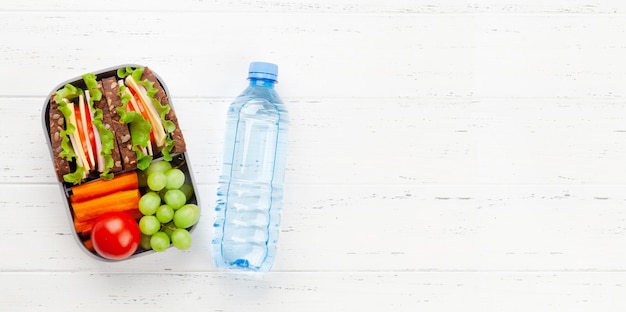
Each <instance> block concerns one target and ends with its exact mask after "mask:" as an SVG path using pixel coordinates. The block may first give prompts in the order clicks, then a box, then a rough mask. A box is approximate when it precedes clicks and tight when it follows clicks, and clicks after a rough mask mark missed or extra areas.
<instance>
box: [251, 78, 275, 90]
mask: <svg viewBox="0 0 626 312" xmlns="http://www.w3.org/2000/svg"><path fill="white" fill-rule="evenodd" d="M248 80H250V86H251V87H267V88H273V87H274V84H275V83H276V80H273V79H267V78H249V79H248Z"/></svg>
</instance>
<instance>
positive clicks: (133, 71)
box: [117, 67, 176, 161]
mask: <svg viewBox="0 0 626 312" xmlns="http://www.w3.org/2000/svg"><path fill="white" fill-rule="evenodd" d="M143 72H144V68H143V67H137V68H132V67H125V68H120V69H118V70H117V75H118V76H119V77H121V78H126V77H127V76H129V75H131V76H132V77H133V79H134V80H135V81H136V82H137V83H138V84H139V85H141V86H143V87H144V88H145V89H146V94H147V95H148V97H149V98H150V101H152V105H153V106H154V108H155V109H156V111H157V114H159V116H160V118H161V122H162V124H163V128H164V129H165V134H166V139H165V146H163V148H162V150H161V153H162V154H163V159H165V160H167V161H170V160H172V156H171V151H172V150H173V149H174V146H175V142H174V139H172V132H174V130H176V125H175V124H174V123H173V122H171V121H169V120H167V119H165V116H166V115H167V113H168V112H169V111H170V109H171V108H170V105H169V104H168V103H164V104H161V102H159V101H158V100H157V99H156V98H155V95H156V93H157V92H158V89H157V88H155V87H154V81H150V80H148V79H144V80H141V76H143ZM122 88H125V86H122V87H121V88H120V92H119V93H118V95H120V97H121V98H122V104H124V105H125V104H126V103H127V102H128V101H129V100H130V95H128V94H126V92H123V90H124V89H122Z"/></svg>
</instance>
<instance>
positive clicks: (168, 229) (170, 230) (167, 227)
mask: <svg viewBox="0 0 626 312" xmlns="http://www.w3.org/2000/svg"><path fill="white" fill-rule="evenodd" d="M175 230H176V225H174V222H168V223H167V224H165V225H163V229H161V231H163V232H164V233H165V234H167V236H168V237H171V236H172V233H173V232H174V231H175Z"/></svg>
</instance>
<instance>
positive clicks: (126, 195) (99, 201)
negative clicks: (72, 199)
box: [72, 189, 141, 221]
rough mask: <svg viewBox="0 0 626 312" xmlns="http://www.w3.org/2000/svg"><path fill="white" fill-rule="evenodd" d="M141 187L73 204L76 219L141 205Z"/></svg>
mask: <svg viewBox="0 0 626 312" xmlns="http://www.w3.org/2000/svg"><path fill="white" fill-rule="evenodd" d="M139 198H141V194H140V193H139V189H134V190H128V191H119V192H115V193H112V194H109V195H105V196H102V197H98V198H94V199H90V200H86V201H82V202H76V203H73V204H72V208H73V209H74V219H75V220H78V221H85V220H89V219H93V218H96V217H98V216H99V215H101V214H103V213H105V212H109V211H125V210H131V209H135V208H138V207H139Z"/></svg>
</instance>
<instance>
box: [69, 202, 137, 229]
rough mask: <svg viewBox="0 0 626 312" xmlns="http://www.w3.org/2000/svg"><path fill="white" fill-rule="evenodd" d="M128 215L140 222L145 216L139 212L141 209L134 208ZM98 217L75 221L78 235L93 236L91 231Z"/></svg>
mask: <svg viewBox="0 0 626 312" xmlns="http://www.w3.org/2000/svg"><path fill="white" fill-rule="evenodd" d="M124 212H126V213H127V214H129V215H130V216H131V217H133V219H135V220H139V219H141V217H142V216H143V214H142V213H141V211H139V209H137V208H134V209H131V210H128V211H124ZM97 218H98V217H95V218H92V219H87V220H77V219H76V220H74V229H75V230H76V233H80V234H83V235H85V236H88V235H90V234H91V229H92V228H93V225H94V223H95V222H96V219H97Z"/></svg>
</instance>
